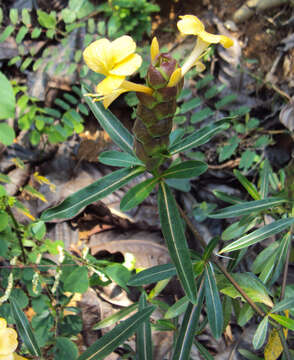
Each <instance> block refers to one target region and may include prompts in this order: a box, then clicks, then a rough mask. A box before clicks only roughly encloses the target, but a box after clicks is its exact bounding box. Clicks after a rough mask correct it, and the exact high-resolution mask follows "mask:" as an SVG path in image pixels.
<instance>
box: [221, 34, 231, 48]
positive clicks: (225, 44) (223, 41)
mask: <svg viewBox="0 0 294 360" xmlns="http://www.w3.org/2000/svg"><path fill="white" fill-rule="evenodd" d="M220 37H221V39H220V43H221V44H222V46H223V47H224V48H229V47H231V46H233V45H234V41H233V40H232V39H231V38H229V37H227V36H225V35H221V36H220Z"/></svg>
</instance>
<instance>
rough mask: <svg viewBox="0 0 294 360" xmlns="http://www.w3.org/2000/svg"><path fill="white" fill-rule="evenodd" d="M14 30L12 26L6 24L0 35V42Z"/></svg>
mask: <svg viewBox="0 0 294 360" xmlns="http://www.w3.org/2000/svg"><path fill="white" fill-rule="evenodd" d="M13 31H14V26H12V25H8V26H7V27H6V28H5V30H4V31H3V32H2V34H1V35H0V43H2V42H4V41H5V40H6V39H7V38H8V37H9V36H10V35H11V34H12V33H13Z"/></svg>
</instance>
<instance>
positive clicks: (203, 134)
mask: <svg viewBox="0 0 294 360" xmlns="http://www.w3.org/2000/svg"><path fill="white" fill-rule="evenodd" d="M228 127H229V125H228V124H226V123H224V124H220V125H208V126H205V127H203V128H201V129H200V130H197V131H195V133H194V134H192V135H189V136H187V137H186V138H184V139H183V140H181V141H179V142H177V143H176V144H173V145H172V146H171V147H170V149H169V151H170V154H171V155H174V154H177V153H179V152H181V151H186V150H189V149H192V148H194V147H196V146H200V145H203V144H205V143H206V142H208V141H209V140H210V139H211V138H212V137H213V136H214V135H216V134H217V133H219V132H221V131H223V130H226V129H227V128H228Z"/></svg>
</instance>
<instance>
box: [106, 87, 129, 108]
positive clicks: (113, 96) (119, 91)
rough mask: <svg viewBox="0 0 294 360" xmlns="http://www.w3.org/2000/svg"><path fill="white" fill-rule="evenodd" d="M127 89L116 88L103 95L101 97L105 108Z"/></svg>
mask: <svg viewBox="0 0 294 360" xmlns="http://www.w3.org/2000/svg"><path fill="white" fill-rule="evenodd" d="M127 91H128V90H125V89H117V90H116V91H114V92H112V93H111V94H109V95H106V96H104V98H103V105H104V107H105V109H107V108H108V106H109V105H110V104H111V103H112V102H113V101H114V100H115V99H117V98H118V97H119V96H120V95H121V94H122V93H124V92H127Z"/></svg>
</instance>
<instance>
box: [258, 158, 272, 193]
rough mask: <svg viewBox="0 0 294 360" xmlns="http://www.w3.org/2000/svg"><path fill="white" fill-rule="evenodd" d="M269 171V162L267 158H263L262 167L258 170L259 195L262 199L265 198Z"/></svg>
mask: <svg viewBox="0 0 294 360" xmlns="http://www.w3.org/2000/svg"><path fill="white" fill-rule="evenodd" d="M271 171H272V170H271V166H270V163H269V161H268V159H265V160H264V162H263V167H262V169H261V170H260V195H261V198H262V199H265V198H266V197H267V196H268V190H269V175H270V172H271Z"/></svg>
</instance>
